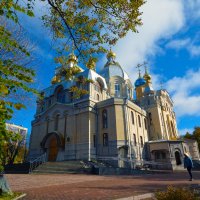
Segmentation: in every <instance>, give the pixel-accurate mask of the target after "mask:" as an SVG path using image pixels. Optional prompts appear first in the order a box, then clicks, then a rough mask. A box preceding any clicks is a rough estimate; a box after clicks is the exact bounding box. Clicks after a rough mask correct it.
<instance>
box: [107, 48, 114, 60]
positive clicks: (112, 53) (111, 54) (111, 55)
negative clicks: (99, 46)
mask: <svg viewBox="0 0 200 200" xmlns="http://www.w3.org/2000/svg"><path fill="white" fill-rule="evenodd" d="M115 57H116V53H114V52H113V51H111V50H110V51H109V52H108V54H107V58H108V59H109V58H115Z"/></svg>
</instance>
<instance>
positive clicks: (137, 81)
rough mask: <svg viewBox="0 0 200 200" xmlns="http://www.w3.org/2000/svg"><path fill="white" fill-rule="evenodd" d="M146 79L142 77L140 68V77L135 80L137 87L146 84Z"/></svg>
mask: <svg viewBox="0 0 200 200" xmlns="http://www.w3.org/2000/svg"><path fill="white" fill-rule="evenodd" d="M145 83H146V81H145V79H144V78H142V77H141V74H140V70H139V77H138V79H137V80H136V81H135V87H140V86H143V85H145Z"/></svg>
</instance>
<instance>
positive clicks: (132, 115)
mask: <svg viewBox="0 0 200 200" xmlns="http://www.w3.org/2000/svg"><path fill="white" fill-rule="evenodd" d="M131 120H132V124H134V114H133V112H132V111H131Z"/></svg>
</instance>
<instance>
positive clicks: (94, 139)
mask: <svg viewBox="0 0 200 200" xmlns="http://www.w3.org/2000/svg"><path fill="white" fill-rule="evenodd" d="M93 145H94V147H96V135H93Z"/></svg>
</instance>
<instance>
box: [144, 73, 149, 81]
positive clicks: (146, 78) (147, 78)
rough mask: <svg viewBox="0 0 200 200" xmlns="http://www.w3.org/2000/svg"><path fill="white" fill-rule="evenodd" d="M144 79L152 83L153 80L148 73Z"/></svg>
mask: <svg viewBox="0 0 200 200" xmlns="http://www.w3.org/2000/svg"><path fill="white" fill-rule="evenodd" d="M143 78H144V79H145V80H146V81H150V80H151V76H150V75H149V74H148V73H145V74H144V76H143Z"/></svg>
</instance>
